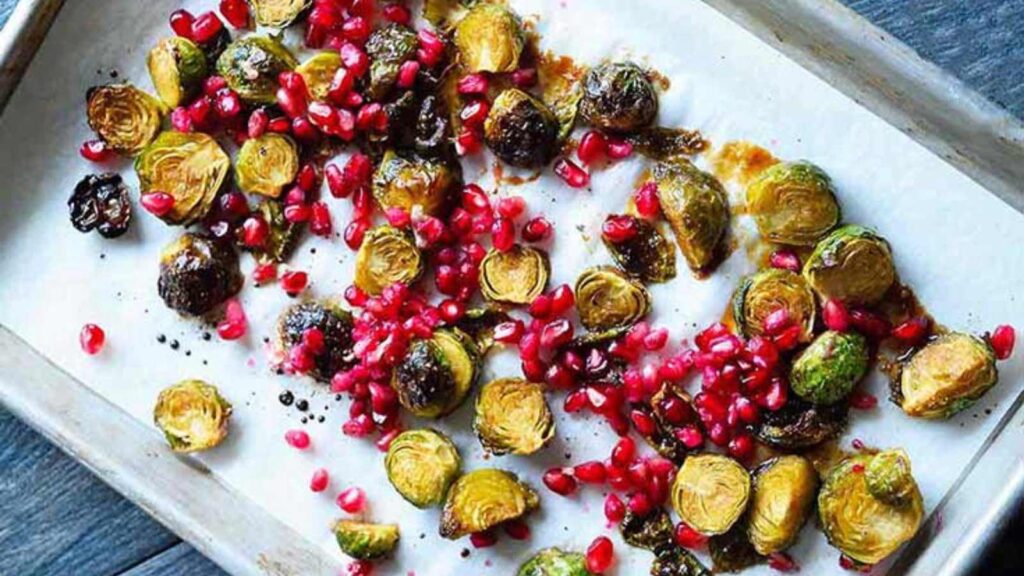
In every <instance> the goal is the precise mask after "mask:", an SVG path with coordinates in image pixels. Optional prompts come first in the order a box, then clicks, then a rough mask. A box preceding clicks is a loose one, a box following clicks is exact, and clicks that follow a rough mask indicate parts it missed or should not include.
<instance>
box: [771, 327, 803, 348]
mask: <svg viewBox="0 0 1024 576" xmlns="http://www.w3.org/2000/svg"><path fill="white" fill-rule="evenodd" d="M803 333H804V332H803V329H802V328H801V327H799V326H796V325H791V326H789V327H787V328H785V329H783V330H782V331H781V332H780V333H778V334H777V335H775V337H774V338H772V343H773V344H775V346H776V347H777V348H778V349H779V350H783V351H785V350H792V349H793V348H796V346H797V344H799V343H800V338H802V337H803Z"/></svg>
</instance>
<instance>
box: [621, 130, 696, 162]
mask: <svg viewBox="0 0 1024 576" xmlns="http://www.w3.org/2000/svg"><path fill="white" fill-rule="evenodd" d="M626 140H627V141H628V142H629V143H630V144H632V145H633V148H634V149H635V150H636V151H637V152H639V153H640V154H643V155H644V156H646V157H648V158H650V159H652V160H657V161H659V162H664V161H666V160H670V159H672V158H675V157H678V156H691V155H693V154H697V153H699V152H703V151H704V150H707V148H708V141H707V140H705V139H704V135H703V134H701V133H700V132H699V131H697V130H687V129H686V128H663V127H661V126H652V127H650V128H645V129H643V130H641V131H639V132H637V133H635V134H630V135H629V136H628V137H627V138H626Z"/></svg>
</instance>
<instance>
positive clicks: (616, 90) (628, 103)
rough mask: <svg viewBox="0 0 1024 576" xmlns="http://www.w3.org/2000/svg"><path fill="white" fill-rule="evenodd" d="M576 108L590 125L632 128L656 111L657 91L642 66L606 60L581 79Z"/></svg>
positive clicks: (642, 124) (617, 129)
mask: <svg viewBox="0 0 1024 576" xmlns="http://www.w3.org/2000/svg"><path fill="white" fill-rule="evenodd" d="M580 112H581V113H582V114H583V118H584V120H586V121H587V122H588V123H589V124H590V125H591V126H594V127H595V128H600V129H601V130H609V131H612V132H636V131H637V130H640V129H641V128H644V127H646V126H647V125H649V124H650V123H651V122H653V121H654V117H655V116H657V115H658V93H657V92H656V91H655V90H654V84H652V83H651V79H650V78H649V77H648V75H647V72H645V71H644V69H643V68H641V67H639V66H637V65H636V64H634V63H632V62H608V63H605V64H601V65H600V66H598V67H596V68H594V69H592V70H591V71H590V72H589V73H588V74H587V77H586V79H585V80H584V81H583V102H582V103H581V107H580Z"/></svg>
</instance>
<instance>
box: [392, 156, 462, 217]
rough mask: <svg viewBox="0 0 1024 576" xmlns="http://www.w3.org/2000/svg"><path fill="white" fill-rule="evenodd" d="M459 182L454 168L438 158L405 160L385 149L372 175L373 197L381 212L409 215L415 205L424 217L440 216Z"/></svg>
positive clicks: (457, 171)
mask: <svg viewBox="0 0 1024 576" xmlns="http://www.w3.org/2000/svg"><path fill="white" fill-rule="evenodd" d="M461 180H462V175H461V173H460V172H459V170H458V167H457V166H453V165H451V164H449V163H447V162H444V161H442V160H439V159H419V158H404V157H402V156H399V155H398V154H396V153H395V152H394V150H388V151H387V152H385V153H384V157H383V159H382V160H381V161H380V165H379V166H378V167H377V172H376V173H375V174H374V175H373V197H374V198H375V199H376V200H377V204H379V205H380V207H381V208H382V209H384V210H387V209H388V208H401V209H403V210H405V211H406V212H409V213H412V212H413V209H414V208H415V207H417V206H418V207H419V209H421V210H422V211H423V213H424V214H427V215H430V216H439V217H440V216H443V215H444V212H445V210H446V209H447V208H448V206H449V204H450V201H451V198H452V193H453V191H455V190H456V189H458V188H459V186H460V185H461Z"/></svg>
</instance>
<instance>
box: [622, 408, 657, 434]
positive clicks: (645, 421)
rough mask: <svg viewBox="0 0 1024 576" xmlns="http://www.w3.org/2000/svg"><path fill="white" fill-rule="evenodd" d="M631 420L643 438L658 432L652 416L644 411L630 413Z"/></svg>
mask: <svg viewBox="0 0 1024 576" xmlns="http://www.w3.org/2000/svg"><path fill="white" fill-rule="evenodd" d="M629 419H630V421H631V422H632V423H633V427H634V428H636V431H637V432H639V433H640V435H641V436H650V435H652V434H654V433H655V432H656V431H657V425H656V424H655V422H654V418H651V415H650V414H648V413H646V412H644V411H642V410H633V411H632V412H630V413H629Z"/></svg>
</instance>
